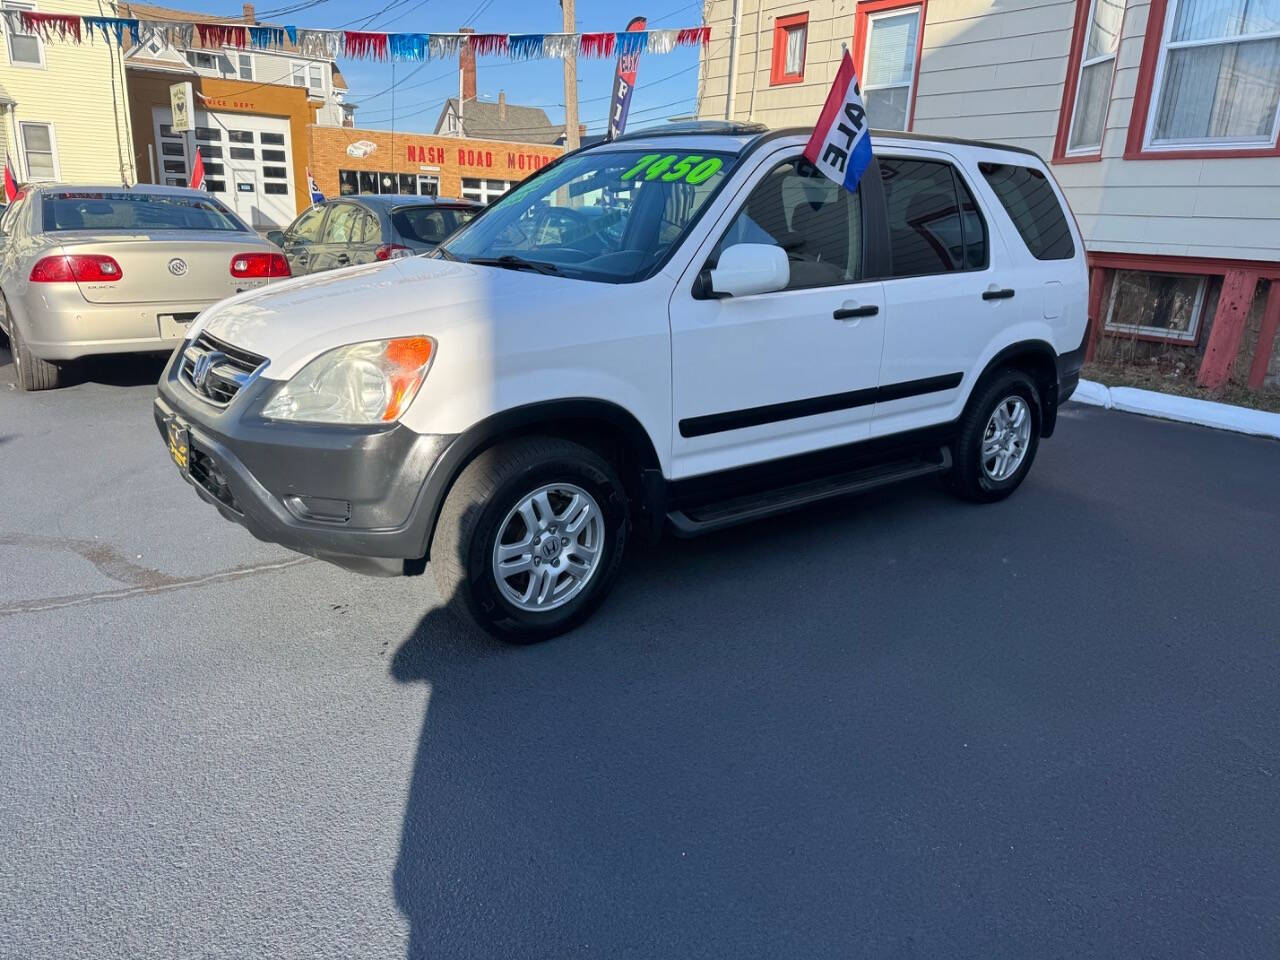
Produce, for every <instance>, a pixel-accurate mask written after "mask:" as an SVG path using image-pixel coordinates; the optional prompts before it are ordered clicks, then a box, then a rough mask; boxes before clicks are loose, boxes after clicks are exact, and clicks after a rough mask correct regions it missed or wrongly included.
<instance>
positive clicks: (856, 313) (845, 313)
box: [831, 303, 880, 320]
mask: <svg viewBox="0 0 1280 960" xmlns="http://www.w3.org/2000/svg"><path fill="white" fill-rule="evenodd" d="M879 312H880V308H879V307H877V306H876V305H875V304H874V303H869V304H867V305H866V306H865V307H841V308H840V309H839V310H837V311H835V312H834V313H833V314H831V316H832V317H834V318H835V319H836V320H852V319H853V318H854V317H874V316H875V315H876V314H877V313H879Z"/></svg>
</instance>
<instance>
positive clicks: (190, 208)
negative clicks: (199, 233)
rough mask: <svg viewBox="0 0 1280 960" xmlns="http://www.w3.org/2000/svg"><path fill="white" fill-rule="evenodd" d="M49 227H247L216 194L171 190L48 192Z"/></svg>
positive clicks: (46, 217) (240, 229)
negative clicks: (202, 194) (210, 195)
mask: <svg viewBox="0 0 1280 960" xmlns="http://www.w3.org/2000/svg"><path fill="white" fill-rule="evenodd" d="M41 206H42V208H43V211H44V229H45V230H219V231H222V230H226V231H235V232H237V233H241V232H244V231H245V227H244V226H243V225H242V224H241V223H240V221H239V220H237V219H236V218H235V215H234V214H232V213H231V211H230V210H228V209H227V208H226V207H224V206H223V205H222V204H220V203H219V202H218V201H217V200H215V199H213V198H212V197H209V198H205V197H189V196H182V195H181V194H170V193H145V192H142V191H132V192H130V193H99V192H97V191H93V192H91V193H90V192H80V191H76V192H70V191H68V192H65V193H46V194H45V195H44V202H43V204H42V205H41Z"/></svg>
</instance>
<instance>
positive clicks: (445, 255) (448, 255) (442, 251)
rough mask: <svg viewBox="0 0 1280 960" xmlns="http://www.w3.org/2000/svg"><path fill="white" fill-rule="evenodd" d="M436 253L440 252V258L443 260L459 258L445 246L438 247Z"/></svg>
mask: <svg viewBox="0 0 1280 960" xmlns="http://www.w3.org/2000/svg"><path fill="white" fill-rule="evenodd" d="M436 253H438V254H439V255H440V259H442V260H457V259H458V258H457V257H456V256H455V255H454V254H452V253H450V252H449V251H448V250H446V249H445V248H444V247H436Z"/></svg>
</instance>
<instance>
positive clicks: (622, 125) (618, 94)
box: [605, 17, 647, 140]
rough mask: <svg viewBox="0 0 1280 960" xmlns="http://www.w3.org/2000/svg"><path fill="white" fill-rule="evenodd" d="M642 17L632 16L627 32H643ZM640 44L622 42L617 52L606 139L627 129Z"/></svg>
mask: <svg viewBox="0 0 1280 960" xmlns="http://www.w3.org/2000/svg"><path fill="white" fill-rule="evenodd" d="M646 22H647V21H646V20H645V18H644V17H633V18H632V20H631V22H630V23H628V24H627V33H644V29H645V24H646ZM642 48H643V45H642V44H636V43H626V42H624V43H622V44H621V45H620V49H619V52H618V69H617V71H616V72H615V74H614V77H613V101H612V103H611V104H610V106H609V131H608V133H606V134H605V139H606V140H616V139H617V138H618V137H620V136H622V133H623V131H624V130H626V129H627V114H628V113H629V112H630V111H631V93H632V91H633V90H635V87H636V72H637V71H638V70H639V69H640V51H641V49H642Z"/></svg>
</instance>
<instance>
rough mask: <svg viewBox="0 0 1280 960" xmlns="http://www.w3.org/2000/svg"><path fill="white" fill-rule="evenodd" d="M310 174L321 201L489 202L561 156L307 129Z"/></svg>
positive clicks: (506, 146) (544, 150)
mask: <svg viewBox="0 0 1280 960" xmlns="http://www.w3.org/2000/svg"><path fill="white" fill-rule="evenodd" d="M308 135H309V138H310V145H309V156H310V164H311V175H312V176H313V177H315V180H316V185H317V186H318V187H319V188H320V190H321V192H322V193H324V195H325V196H326V197H333V196H343V195H348V194H354V193H418V194H428V193H431V194H437V195H439V196H443V197H469V198H472V199H475V200H481V201H485V202H487V201H489V200H492V199H494V198H495V197H498V196H501V195H502V194H503V193H505V192H506V191H507V190H508V189H510V188H511V187H512V186H513V185H515V184H516V183H519V182H520V181H521V180H523V179H524V178H525V177H527V176H529V174H531V173H533V172H534V171H535V170H539V169H541V168H542V167H545V166H546V165H547V164H548V163H550V162H551V161H552V160H554V159H555V158H556V157H558V156H560V154H561V153H562V152H563V151H562V148H560V147H558V146H553V145H549V144H545V143H508V142H505V141H501V140H477V139H471V138H459V137H436V136H430V135H428V134H419V133H400V132H396V133H391V132H390V131H387V130H353V129H350V128H342V127H319V126H312V127H310V128H309V131H308Z"/></svg>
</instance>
